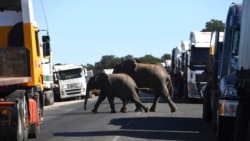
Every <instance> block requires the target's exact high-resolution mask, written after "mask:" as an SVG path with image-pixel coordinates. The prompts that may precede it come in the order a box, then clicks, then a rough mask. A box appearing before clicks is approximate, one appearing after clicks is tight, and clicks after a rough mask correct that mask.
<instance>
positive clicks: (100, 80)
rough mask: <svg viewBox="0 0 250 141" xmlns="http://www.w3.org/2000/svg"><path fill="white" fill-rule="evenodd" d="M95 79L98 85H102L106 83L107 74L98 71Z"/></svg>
mask: <svg viewBox="0 0 250 141" xmlns="http://www.w3.org/2000/svg"><path fill="white" fill-rule="evenodd" d="M95 81H96V83H97V84H98V85H99V86H100V87H102V86H103V85H105V83H107V81H108V75H107V74H106V73H103V72H101V73H98V74H97V75H96V77H95Z"/></svg>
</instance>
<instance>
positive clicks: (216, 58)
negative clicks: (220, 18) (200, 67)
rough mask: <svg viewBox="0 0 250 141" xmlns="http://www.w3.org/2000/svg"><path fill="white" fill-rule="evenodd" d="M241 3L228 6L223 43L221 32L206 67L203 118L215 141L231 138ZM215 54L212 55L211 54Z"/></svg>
mask: <svg viewBox="0 0 250 141" xmlns="http://www.w3.org/2000/svg"><path fill="white" fill-rule="evenodd" d="M241 14H242V4H236V3H232V4H231V5H230V7H229V10H228V14H227V18H226V22H225V30H224V37H223V41H221V40H220V32H218V31H217V32H214V34H212V37H211V39H212V40H211V41H213V38H214V41H213V42H211V46H210V55H209V56H208V58H209V59H207V60H208V62H207V65H206V71H205V72H206V75H207V82H208V83H207V86H206V89H205V91H204V98H203V100H204V103H203V118H204V119H205V120H206V121H210V122H211V123H212V125H213V129H214V130H215V131H216V133H217V138H218V141H229V140H232V139H233V138H234V128H235V116H236V109H237V106H238V102H239V96H238V94H237V90H236V87H235V84H236V70H237V66H238V51H239V39H240V23H241ZM213 51H214V52H213Z"/></svg>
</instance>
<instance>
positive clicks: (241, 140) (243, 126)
mask: <svg viewBox="0 0 250 141" xmlns="http://www.w3.org/2000/svg"><path fill="white" fill-rule="evenodd" d="M248 110H249V105H248V104H247V103H246V102H243V101H240V102H239V104H238V107H237V112H236V117H235V131H234V140H235V141H246V140H247V137H248V136H247V133H248V118H249V117H248V114H249V111H248Z"/></svg>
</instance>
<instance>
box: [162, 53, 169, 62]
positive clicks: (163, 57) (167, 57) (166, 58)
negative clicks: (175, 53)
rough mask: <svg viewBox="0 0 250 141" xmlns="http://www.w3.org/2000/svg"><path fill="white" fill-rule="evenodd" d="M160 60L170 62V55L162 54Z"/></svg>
mask: <svg viewBox="0 0 250 141" xmlns="http://www.w3.org/2000/svg"><path fill="white" fill-rule="evenodd" d="M161 60H162V61H165V60H171V54H167V53H165V54H163V56H162V57H161Z"/></svg>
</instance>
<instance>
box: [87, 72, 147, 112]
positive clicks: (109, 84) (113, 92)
mask: <svg viewBox="0 0 250 141" xmlns="http://www.w3.org/2000/svg"><path fill="white" fill-rule="evenodd" d="M93 89H100V94H99V98H98V100H97V102H96V104H95V107H94V109H93V110H92V112H94V113H97V109H98V107H99V105H100V104H101V102H102V101H103V100H104V99H105V98H106V97H107V98H108V101H109V104H110V107H111V113H116V110H115V105H114V98H115V97H118V98H120V99H121V100H122V101H123V107H122V108H121V112H123V113H125V112H127V104H128V102H129V101H132V102H134V103H135V104H136V106H139V107H140V108H143V109H144V111H145V112H148V111H149V107H146V106H145V105H143V104H142V103H141V101H140V99H139V96H138V93H137V92H138V91H139V89H140V88H138V87H137V85H136V83H135V82H134V80H133V79H132V78H131V77H130V76H128V75H127V74H105V73H98V74H96V75H94V76H92V77H91V78H90V79H89V81H88V84H87V90H86V97H85V102H84V110H86V105H87V101H88V98H89V92H90V91H91V90H93ZM139 107H137V108H139Z"/></svg>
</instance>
